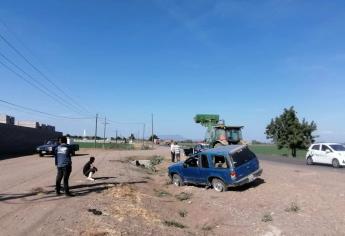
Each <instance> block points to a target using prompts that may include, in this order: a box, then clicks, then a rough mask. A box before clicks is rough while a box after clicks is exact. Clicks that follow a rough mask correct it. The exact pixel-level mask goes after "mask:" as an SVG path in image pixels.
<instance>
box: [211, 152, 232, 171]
mask: <svg viewBox="0 0 345 236" xmlns="http://www.w3.org/2000/svg"><path fill="white" fill-rule="evenodd" d="M212 163H213V166H214V167H215V168H224V169H226V168H229V165H228V162H227V161H226V158H225V157H224V156H223V155H214V156H212Z"/></svg>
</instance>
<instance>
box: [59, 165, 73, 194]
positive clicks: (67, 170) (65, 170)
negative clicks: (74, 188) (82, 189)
mask: <svg viewBox="0 0 345 236" xmlns="http://www.w3.org/2000/svg"><path fill="white" fill-rule="evenodd" d="M71 172H72V165H68V166H65V167H58V168H57V176H56V193H60V188H61V180H62V178H63V187H64V190H65V194H68V193H69V186H68V179H69V176H70V175H71Z"/></svg>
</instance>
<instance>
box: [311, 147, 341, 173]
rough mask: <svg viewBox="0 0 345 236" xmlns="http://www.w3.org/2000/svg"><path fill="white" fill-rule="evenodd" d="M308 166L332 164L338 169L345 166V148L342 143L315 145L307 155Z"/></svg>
mask: <svg viewBox="0 0 345 236" xmlns="http://www.w3.org/2000/svg"><path fill="white" fill-rule="evenodd" d="M305 158H306V161H307V164H308V165H312V164H314V163H320V164H331V165H332V166H333V167H335V168H338V167H341V166H345V146H344V145H342V144H340V143H315V144H313V145H311V146H310V148H309V149H308V152H307V155H306V157H305Z"/></svg>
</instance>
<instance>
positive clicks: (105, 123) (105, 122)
mask: <svg viewBox="0 0 345 236" xmlns="http://www.w3.org/2000/svg"><path fill="white" fill-rule="evenodd" d="M107 124H109V123H107V117H104V133H103V149H104V148H105V132H106V129H107Z"/></svg>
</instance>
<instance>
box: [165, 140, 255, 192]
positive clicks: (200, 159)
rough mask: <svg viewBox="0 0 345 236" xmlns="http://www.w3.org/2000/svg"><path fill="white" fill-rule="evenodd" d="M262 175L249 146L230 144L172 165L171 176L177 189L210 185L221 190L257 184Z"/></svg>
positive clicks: (170, 168) (169, 172)
mask: <svg viewBox="0 0 345 236" xmlns="http://www.w3.org/2000/svg"><path fill="white" fill-rule="evenodd" d="M261 173H262V169H261V168H260V166H259V161H258V159H257V157H256V155H255V154H254V153H253V152H252V151H250V150H249V148H248V146H246V145H229V146H224V147H217V148H212V149H208V150H205V151H202V152H200V153H197V154H194V155H192V156H191V157H189V158H188V159H187V160H186V161H184V162H179V163H176V164H173V165H171V166H170V167H169V168H168V174H169V177H170V178H171V180H172V182H173V184H174V185H176V186H182V185H184V184H185V183H191V184H196V185H209V186H213V188H214V189H215V190H216V191H218V192H222V191H226V190H227V189H228V187H235V186H240V185H244V184H247V183H250V182H252V181H254V180H255V179H256V178H257V177H259V176H260V175H261Z"/></svg>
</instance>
